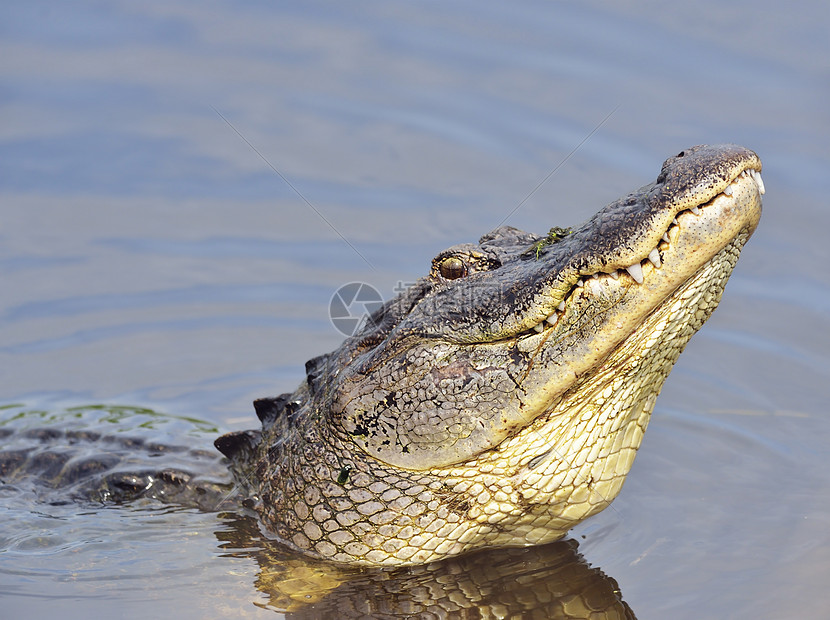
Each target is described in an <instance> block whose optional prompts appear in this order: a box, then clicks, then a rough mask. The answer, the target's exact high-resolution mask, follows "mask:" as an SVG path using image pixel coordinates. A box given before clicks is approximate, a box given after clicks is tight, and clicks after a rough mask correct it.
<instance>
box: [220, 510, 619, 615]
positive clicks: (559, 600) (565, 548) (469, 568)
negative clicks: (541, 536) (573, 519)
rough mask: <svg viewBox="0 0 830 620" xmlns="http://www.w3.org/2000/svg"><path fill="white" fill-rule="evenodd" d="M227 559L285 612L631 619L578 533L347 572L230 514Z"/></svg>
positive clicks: (223, 539)
mask: <svg viewBox="0 0 830 620" xmlns="http://www.w3.org/2000/svg"><path fill="white" fill-rule="evenodd" d="M222 518H223V519H224V521H225V526H226V527H225V529H223V530H220V531H217V532H216V537H217V538H218V539H219V541H220V547H221V548H222V549H224V550H225V554H224V555H226V556H228V557H236V558H240V557H243V558H244V557H249V558H252V559H253V560H255V561H256V563H257V565H258V566H259V572H258V575H257V577H256V587H257V589H258V590H259V591H260V592H262V593H263V594H264V595H265V597H266V600H267V602H258V603H256V604H257V605H258V606H260V607H263V608H265V609H270V610H273V611H275V612H282V613H285V614H286V617H287V618H292V619H304V618H309V619H310V618H367V617H370V618H412V617H423V618H489V617H497V618H505V617H510V618H552V619H558V618H561V619H565V618H568V619H572V618H592V619H600V618H607V619H609V620H610V619H614V618H634V617H635V616H634V613H633V612H632V610H631V609H630V608H629V606H628V605H627V604H626V603H625V601H623V600H622V595H621V593H620V590H619V587H618V586H617V582H616V581H614V580H613V579H612V578H611V577H608V576H607V575H605V574H604V573H603V572H602V571H601V570H600V569H598V568H596V567H592V566H590V565H589V564H588V563H587V562H586V561H585V559H584V558H583V557H582V555H580V553H579V552H578V549H577V547H578V544H577V542H576V541H574V540H563V541H558V542H555V543H552V544H549V545H544V546H540V547H529V548H522V549H490V550H484V551H478V552H475V553H470V554H468V555H464V556H462V557H460V558H455V559H452V560H446V561H442V562H434V563H432V564H426V565H419V566H410V567H398V568H377V569H350V568H344V567H341V566H337V565H332V564H329V563H325V562H320V561H313V560H309V559H306V558H302V557H299V556H297V555H294V554H292V553H291V552H289V551H287V550H286V549H285V548H284V547H282V546H281V545H280V544H278V543H276V542H275V541H272V540H268V539H267V538H264V537H263V535H262V534H261V532H260V530H259V527H258V525H257V522H256V520H255V519H253V518H250V517H244V516H240V515H235V514H230V513H226V514H223V515H222Z"/></svg>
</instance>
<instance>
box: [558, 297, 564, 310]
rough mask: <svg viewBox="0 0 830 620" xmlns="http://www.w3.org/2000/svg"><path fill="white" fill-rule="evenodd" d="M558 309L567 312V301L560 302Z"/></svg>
mask: <svg viewBox="0 0 830 620" xmlns="http://www.w3.org/2000/svg"><path fill="white" fill-rule="evenodd" d="M556 309H557V310H559V312H565V300H564V299H563V300H562V301H560V302H559V305H558V306H556Z"/></svg>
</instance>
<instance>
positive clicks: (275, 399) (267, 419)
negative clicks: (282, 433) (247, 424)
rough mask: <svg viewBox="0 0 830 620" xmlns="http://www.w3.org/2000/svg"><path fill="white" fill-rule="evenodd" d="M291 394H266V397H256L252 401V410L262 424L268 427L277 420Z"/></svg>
mask: <svg viewBox="0 0 830 620" xmlns="http://www.w3.org/2000/svg"><path fill="white" fill-rule="evenodd" d="M290 397H291V394H280V395H279V396H268V397H266V398H257V399H256V400H255V401H254V410H255V411H256V417H258V418H259V421H260V422H262V426H264V427H266V428H267V427H270V426H271V425H273V424H274V422H276V421H277V419H278V418H279V417H280V416H281V415H282V413H283V411H284V410H285V404H286V403H287V402H288V399H289V398H290Z"/></svg>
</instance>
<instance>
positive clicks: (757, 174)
mask: <svg viewBox="0 0 830 620" xmlns="http://www.w3.org/2000/svg"><path fill="white" fill-rule="evenodd" d="M752 178H753V179H755V184H756V185H757V186H758V193H759V194H761V195H762V196H763V195H764V194H765V193H766V192H767V190H766V188H765V187H764V181H763V179H761V173H760V172H758V171H757V170H753V171H752Z"/></svg>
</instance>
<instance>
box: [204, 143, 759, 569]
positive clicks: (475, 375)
mask: <svg viewBox="0 0 830 620" xmlns="http://www.w3.org/2000/svg"><path fill="white" fill-rule="evenodd" d="M760 170H761V162H760V160H759V159H758V157H757V156H756V155H755V154H754V153H753V152H751V151H749V150H747V149H744V148H741V147H738V146H733V145H728V146H696V147H693V148H690V149H687V150H685V151H683V152H681V153H679V154H678V155H676V156H675V157H672V158H670V159H668V160H666V162H665V163H664V164H663V168H662V171H661V172H660V175H659V176H658V177H657V180H656V181H655V182H654V183H651V184H649V185H646V186H644V187H642V188H640V189H639V190H637V191H635V192H633V193H631V194H630V195H628V196H626V197H624V198H621V199H619V200H617V201H615V202H613V203H611V204H609V205H608V206H606V207H605V208H603V209H602V210H600V211H599V212H598V213H597V214H596V215H595V216H594V217H592V218H591V219H590V220H588V221H587V222H585V223H584V224H582V225H581V226H579V227H578V228H575V229H573V230H572V231H571V230H570V229H567V230H563V229H552V230H551V232H550V233H549V234H548V235H547V236H538V235H533V234H529V233H525V232H522V231H519V230H517V229H515V228H511V227H507V226H503V227H501V228H498V229H496V230H494V231H493V232H491V233H489V234H487V235H485V236H484V237H482V238H481V240H480V241H479V243H478V244H463V245H458V246H454V247H452V248H449V249H448V250H446V251H444V252H442V253H441V254H439V255H438V256H437V257H436V258H435V259H434V260H433V262H432V269H431V271H430V273H429V275H428V276H426V277H424V278H421V279H420V280H418V281H417V282H416V283H415V284H413V285H412V286H411V287H409V289H408V290H407V291H405V292H403V293H402V294H400V295H399V296H398V297H397V298H395V299H393V300H391V301H390V302H388V303H386V304H385V305H384V307H383V308H382V309H381V310H379V311H378V312H377V313H376V314H375V315H374V316H372V317H371V319H370V320H369V321H367V323H366V325H365V326H364V328H363V330H362V331H361V332H360V333H358V334H357V335H356V336H354V337H352V338H349V339H347V340H346V341H345V342H344V343H343V345H342V346H341V347H340V348H339V349H337V350H336V351H334V352H332V353H331V354H329V355H326V356H322V357H320V358H316V359H314V360H311V361H310V362H309V363H308V365H307V372H308V378H307V381H306V382H305V383H304V384H303V385H301V386H300V388H299V389H298V390H297V391H296V392H294V393H293V394H285V395H283V396H281V397H278V398H275V399H263V400H260V401H257V403H256V406H257V413H258V414H259V416H260V418H261V419H262V421H263V427H264V430H263V431H262V433H259V432H256V433H254V432H248V433H236V434H231V435H227V436H225V437H223V438H220V440H218V441H217V446H218V447H219V448H220V449H221V450H222V451H223V452H224V453H225V454H227V455H229V456H230V457H231V458H232V460H233V461H234V463H235V464H234V468H235V471H236V473H237V476H238V478H239V479H240V480H241V481H244V482H245V483H246V485H247V486H248V488H249V489H250V493H251V496H252V498H253V505H254V506H255V507H256V508H257V509H258V511H259V512H260V514H261V515H262V517H263V520H264V522H265V525H266V526H267V527H268V528H270V529H271V530H272V531H273V532H274V533H275V534H277V535H278V536H279V537H280V538H282V539H283V540H285V541H286V542H287V543H288V544H289V545H292V546H294V547H297V548H298V549H300V550H302V551H303V552H305V553H309V554H312V555H317V556H321V557H326V558H331V559H334V560H337V561H342V562H350V563H364V564H402V563H413V562H425V561H431V560H435V559H439V558H441V557H445V556H448V555H455V554H458V553H461V552H464V551H466V550H469V549H474V548H479V547H486V546H519V545H528V544H538V543H543V542H548V541H551V540H555V539H556V538H559V537H561V536H563V535H564V534H565V532H567V530H568V529H570V528H571V527H573V526H574V525H575V524H577V523H579V522H580V521H582V520H583V519H585V518H587V517H588V516H590V515H592V514H595V513H596V512H599V511H600V510H602V509H603V508H605V507H606V506H608V504H609V503H610V502H611V500H612V499H613V498H614V497H616V495H617V494H618V493H619V491H620V489H621V487H622V484H623V481H624V479H625V476H626V474H627V473H628V471H629V469H630V467H631V464H632V461H633V459H634V456H635V454H636V451H637V449H638V448H639V445H640V442H641V440H642V437H643V433H644V431H645V429H646V425H647V424H648V420H649V417H650V414H651V411H652V409H653V407H654V403H655V399H656V398H657V395H658V393H659V391H660V389H661V387H662V384H663V382H664V380H665V379H666V377H667V376H668V374H669V371H670V370H671V367H672V365H673V364H674V362H675V361H676V359H677V357H678V356H679V355H680V353H681V351H682V350H683V348H684V346H685V345H686V343H687V342H688V340H689V339H690V338H691V336H692V335H693V334H694V333H695V332H696V331H697V330H698V329H699V328H700V327H701V326H702V325H703V323H704V322H705V321H706V319H707V318H708V317H709V315H710V314H711V313H712V311H713V310H714V308H715V307H716V306H717V304H718V302H719V300H720V296H721V293H722V292H723V289H724V286H725V284H726V281H727V279H728V278H729V275H730V273H731V271H732V269H733V267H734V266H735V262H736V260H737V258H738V255H739V253H740V251H741V248H742V247H743V245H744V244H745V243H746V241H747V239H748V238H749V236H750V235H751V234H752V232H753V231H754V230H755V227H756V226H757V224H758V220H759V218H760V214H761V194H763V191H764V190H763V183H762V181H761V177H760Z"/></svg>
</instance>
